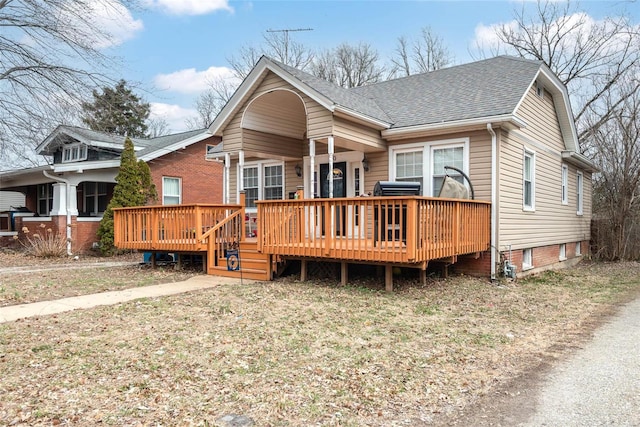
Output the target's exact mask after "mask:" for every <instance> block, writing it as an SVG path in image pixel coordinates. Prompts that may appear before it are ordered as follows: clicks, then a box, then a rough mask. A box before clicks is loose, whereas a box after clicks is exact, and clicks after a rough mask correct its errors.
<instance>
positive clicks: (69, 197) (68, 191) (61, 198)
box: [49, 182, 78, 216]
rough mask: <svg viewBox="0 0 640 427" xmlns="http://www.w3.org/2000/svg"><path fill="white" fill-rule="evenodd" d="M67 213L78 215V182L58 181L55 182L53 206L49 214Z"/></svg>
mask: <svg viewBox="0 0 640 427" xmlns="http://www.w3.org/2000/svg"><path fill="white" fill-rule="evenodd" d="M67 186H68V188H67ZM67 214H69V215H76V216H77V215H78V200H77V186H76V184H66V183H64V182H57V183H55V184H53V207H52V208H51V212H50V213H49V215H51V216H58V215H67Z"/></svg>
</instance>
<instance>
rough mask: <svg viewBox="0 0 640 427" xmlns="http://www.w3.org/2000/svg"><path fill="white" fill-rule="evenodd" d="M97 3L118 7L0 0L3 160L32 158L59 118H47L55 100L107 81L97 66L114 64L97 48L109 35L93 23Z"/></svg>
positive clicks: (118, 7) (76, 0) (112, 1)
mask: <svg viewBox="0 0 640 427" xmlns="http://www.w3.org/2000/svg"><path fill="white" fill-rule="evenodd" d="M97 7H99V8H101V10H104V11H106V12H107V13H112V14H113V16H118V15H117V14H118V13H120V12H121V11H122V8H123V6H122V3H121V2H119V1H116V0H47V1H32V0H0V28H2V31H1V32H0V156H3V159H2V160H6V158H4V156H10V155H11V153H19V154H20V157H21V159H15V157H14V158H13V160H14V161H16V160H23V161H24V160H31V161H35V160H34V159H35V157H34V156H33V155H31V156H30V155H28V154H29V153H32V152H33V150H32V148H33V147H34V146H35V145H36V144H37V143H38V142H39V141H41V140H42V138H43V137H44V135H46V134H47V133H48V132H49V131H50V130H51V129H52V127H53V126H54V125H55V124H59V123H60V122H58V123H52V121H51V120H52V119H53V118H57V116H59V114H58V113H56V112H57V111H59V108H60V105H61V104H62V105H66V106H72V105H73V106H77V105H79V102H78V100H79V98H80V97H82V96H83V95H86V94H88V93H90V89H91V88H93V87H96V86H97V85H103V84H104V83H106V82H107V79H106V78H105V76H104V75H103V74H102V73H101V72H99V71H96V70H104V69H109V68H113V65H114V63H113V62H112V61H111V60H110V58H108V57H107V56H105V55H104V54H103V53H102V51H101V50H100V49H101V47H104V46H106V45H108V42H109V37H110V36H109V34H108V32H107V31H103V30H102V29H101V28H100V26H99V25H97V24H96V22H95V16H94V14H93V13H91V12H92V11H94V10H96V8H97ZM108 65H109V66H110V67H109V66H108ZM20 163H21V162H17V163H14V164H15V165H16V166H20Z"/></svg>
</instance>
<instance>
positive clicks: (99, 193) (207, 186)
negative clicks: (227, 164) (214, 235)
mask: <svg viewBox="0 0 640 427" xmlns="http://www.w3.org/2000/svg"><path fill="white" fill-rule="evenodd" d="M124 139H125V138H124V137H122V136H118V135H113V134H108V133H104V132H96V131H92V130H88V129H83V128H79V127H74V126H58V127H57V128H56V129H55V130H54V131H53V132H52V133H51V134H50V135H49V136H48V137H47V138H46V139H45V140H44V141H43V142H42V143H41V144H40V145H39V146H38V147H37V149H36V150H37V153H38V154H41V155H46V156H51V157H52V158H53V163H52V164H51V165H47V166H41V167H36V168H30V169H21V170H15V171H10V172H4V173H2V174H0V190H5V191H7V193H4V192H0V194H15V193H22V194H23V195H24V196H23V203H22V204H21V205H12V206H10V208H8V209H6V210H3V212H2V213H0V246H14V245H16V241H15V239H14V236H17V237H21V235H22V233H21V230H22V227H23V226H26V227H27V228H29V229H30V231H31V232H35V230H37V229H38V228H39V227H40V226H41V224H44V227H46V228H47V229H52V230H54V232H56V233H60V234H61V235H63V236H67V237H68V238H69V239H70V245H69V246H68V252H69V253H74V254H76V253H82V252H86V251H88V250H90V249H91V248H92V247H93V246H94V245H95V244H96V242H97V241H98V239H97V236H96V233H97V230H98V225H99V222H100V220H101V219H102V214H103V213H104V211H105V209H106V207H107V205H108V203H109V200H110V199H111V196H112V194H113V189H114V186H115V178H116V175H117V174H118V170H119V167H120V154H121V152H122V150H123V148H124ZM132 141H133V143H134V149H135V151H136V157H137V158H138V159H139V160H144V161H145V162H147V164H148V165H149V168H150V170H151V176H152V179H153V182H154V184H155V185H156V188H157V190H158V195H159V200H158V204H163V205H169V204H179V203H192V204H194V203H221V202H222V189H221V181H222V165H221V164H219V163H217V162H212V161H211V159H207V158H206V156H207V154H209V156H211V155H212V154H213V153H215V152H216V151H217V150H219V148H220V147H218V144H219V142H220V138H218V137H215V136H213V135H211V134H210V133H209V132H208V131H207V130H206V129H200V130H195V131H190V132H184V133H179V134H174V135H167V136H161V137H157V138H148V139H147V138H132ZM8 191H11V192H13V193H9V192H8ZM67 233H68V235H67Z"/></svg>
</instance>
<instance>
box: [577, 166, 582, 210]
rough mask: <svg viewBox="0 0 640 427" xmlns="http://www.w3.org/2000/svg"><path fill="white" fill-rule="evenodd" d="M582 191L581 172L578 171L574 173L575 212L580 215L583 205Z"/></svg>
mask: <svg viewBox="0 0 640 427" xmlns="http://www.w3.org/2000/svg"><path fill="white" fill-rule="evenodd" d="M582 199H583V192H582V172H580V171H578V173H577V175H576V214H577V215H582V205H583V200H582Z"/></svg>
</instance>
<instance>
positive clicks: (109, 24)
mask: <svg viewBox="0 0 640 427" xmlns="http://www.w3.org/2000/svg"><path fill="white" fill-rule="evenodd" d="M86 6H87V9H83V10H79V11H73V10H71V9H70V10H69V16H68V17H67V19H68V20H69V21H70V22H75V23H76V24H75V25H70V26H69V28H70V29H71V30H73V28H74V27H75V28H78V29H80V30H81V31H82V32H83V33H84V34H86V35H87V36H88V37H92V38H93V39H92V40H88V42H89V43H90V44H92V45H93V47H95V48H97V49H104V48H109V47H113V46H118V45H120V44H122V43H124V42H125V41H127V40H129V39H131V38H133V37H135V35H136V34H137V33H138V32H140V31H142V29H143V28H144V24H143V23H142V20H141V19H134V18H133V16H132V15H131V12H129V9H127V8H126V7H125V6H124V5H122V3H120V2H119V1H117V0H113V1H102V0H89V1H87V2H86ZM79 17H82V18H79Z"/></svg>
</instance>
